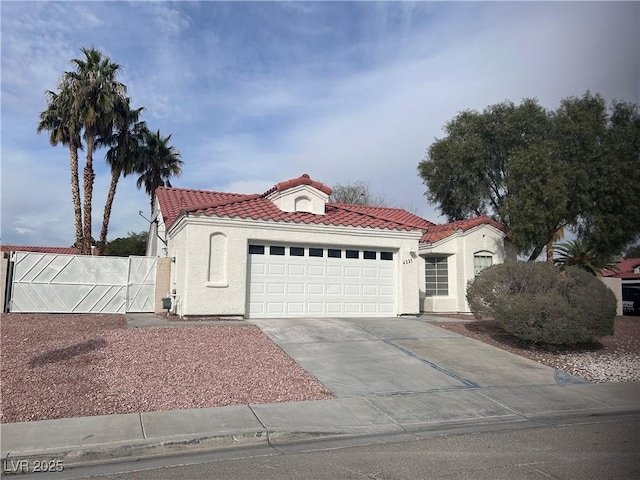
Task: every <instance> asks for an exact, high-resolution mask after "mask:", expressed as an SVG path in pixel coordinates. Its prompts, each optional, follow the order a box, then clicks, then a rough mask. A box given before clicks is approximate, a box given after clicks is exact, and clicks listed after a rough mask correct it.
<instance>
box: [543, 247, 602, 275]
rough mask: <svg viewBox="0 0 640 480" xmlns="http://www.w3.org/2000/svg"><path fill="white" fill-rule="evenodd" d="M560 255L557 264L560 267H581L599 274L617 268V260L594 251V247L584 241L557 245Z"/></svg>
mask: <svg viewBox="0 0 640 480" xmlns="http://www.w3.org/2000/svg"><path fill="white" fill-rule="evenodd" d="M556 250H557V251H558V252H559V253H560V255H559V256H558V257H557V258H556V259H555V264H556V266H557V267H559V268H560V269H564V268H565V267H572V266H574V267H579V268H581V269H583V270H586V271H587V272H589V273H591V274H592V275H597V274H598V273H600V272H601V271H602V270H605V269H615V262H614V261H613V260H612V259H611V258H608V257H603V256H601V255H598V254H597V253H595V252H594V250H593V248H591V246H590V245H589V244H588V243H587V242H584V241H581V240H571V241H569V242H566V243H561V244H559V245H557V246H556Z"/></svg>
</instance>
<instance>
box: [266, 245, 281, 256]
mask: <svg viewBox="0 0 640 480" xmlns="http://www.w3.org/2000/svg"><path fill="white" fill-rule="evenodd" d="M269 255H284V247H273V246H271V247H269Z"/></svg>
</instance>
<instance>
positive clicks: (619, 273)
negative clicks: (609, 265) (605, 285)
mask: <svg viewBox="0 0 640 480" xmlns="http://www.w3.org/2000/svg"><path fill="white" fill-rule="evenodd" d="M617 266H618V269H617V270H603V271H602V273H601V275H602V276H603V277H615V278H623V279H635V278H640V273H633V270H634V269H635V268H636V267H638V266H640V258H625V259H624V260H622V261H621V262H620V263H618V265H617Z"/></svg>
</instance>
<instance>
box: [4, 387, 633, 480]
mask: <svg viewBox="0 0 640 480" xmlns="http://www.w3.org/2000/svg"><path fill="white" fill-rule="evenodd" d="M619 413H640V383H637V382H636V383H604V384H568V385H534V386H512V387H486V388H464V389H449V390H440V391H433V392H428V393H411V394H393V395H377V396H354V397H349V398H337V399H333V400H321V401H308V402H298V403H279V404H262V405H237V406H228V407H219V408H203V409H192V410H172V411H163V412H144V413H131V414H126V415H108V416H96V417H83V418H70V419H59V420H44V421H37V422H24V423H9V424H2V425H1V426H0V433H1V440H2V459H3V470H4V471H5V473H8V471H9V470H10V465H14V466H15V465H19V462H20V461H26V462H29V464H33V462H35V461H45V460H58V461H60V462H62V464H63V465H64V468H65V469H67V468H71V467H73V466H79V465H87V464H92V463H102V462H109V461H114V460H118V459H136V458H145V457H152V456H157V455H168V454H177V453H183V452H194V451H206V450H216V449H228V448H238V447H246V446H256V445H271V446H277V445H286V444H292V443H297V442H308V441H311V440H316V439H330V438H333V439H338V438H352V437H363V436H370V435H387V434H398V433H415V434H417V435H419V434H420V432H425V431H429V430H434V429H443V428H447V427H449V428H456V427H474V426H475V427H478V428H483V427H485V428H486V427H488V426H492V425H493V426H496V425H497V424H503V425H505V424H516V425H517V424H519V423H520V424H527V423H528V424H529V425H531V426H534V425H536V424H538V425H541V424H544V423H545V422H548V421H549V419H552V418H554V417H555V418H557V417H571V416H587V415H607V414H619Z"/></svg>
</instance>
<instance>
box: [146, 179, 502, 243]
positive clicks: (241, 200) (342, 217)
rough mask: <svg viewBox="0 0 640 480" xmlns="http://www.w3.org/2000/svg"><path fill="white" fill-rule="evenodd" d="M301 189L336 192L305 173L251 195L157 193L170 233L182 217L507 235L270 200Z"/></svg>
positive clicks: (400, 214) (362, 209)
mask: <svg viewBox="0 0 640 480" xmlns="http://www.w3.org/2000/svg"><path fill="white" fill-rule="evenodd" d="M298 185H311V186H313V187H314V188H318V189H320V190H321V191H323V192H325V193H327V194H330V192H331V189H330V188H329V187H327V186H325V185H323V184H322V183H320V182H316V181H315V180H312V179H310V178H309V176H308V175H306V174H305V175H302V176H301V177H299V178H295V179H293V180H287V181H285V182H281V183H278V184H277V185H275V186H274V187H273V188H271V189H269V190H268V191H267V192H265V193H263V194H253V195H247V194H238V193H223V192H214V191H207V190H192V189H182V188H169V187H160V188H158V190H156V195H157V198H158V202H159V204H160V209H161V211H162V216H163V219H164V222H165V225H166V226H167V228H170V227H171V225H173V223H174V222H175V221H176V220H177V219H178V218H179V217H180V216H181V215H206V216H212V217H213V216H215V217H227V218H245V219H254V220H270V221H276V222H291V223H305V224H322V225H336V226H349V227H368V228H380V229H388V230H405V231H410V230H421V231H422V232H423V235H422V240H421V241H422V242H431V243H433V242H436V241H438V240H441V239H443V238H445V237H447V236H449V235H451V234H453V233H455V232H456V231H457V230H458V229H462V230H463V231H466V230H468V229H470V228H473V227H476V226H478V225H482V224H490V225H493V226H495V227H496V228H498V229H500V230H501V231H504V226H502V225H501V224H500V223H498V222H496V221H495V220H492V219H491V218H489V217H487V216H482V217H477V218H472V219H469V220H462V221H459V222H453V223H448V224H444V225H436V224H434V223H432V222H429V221H428V220H425V219H424V218H421V217H418V216H417V215H414V214H412V213H410V212H407V211H406V210H403V209H401V208H388V207H372V206H364V205H348V204H343V203H327V204H326V207H325V215H315V214H313V213H307V212H283V211H282V210H280V209H279V208H278V207H277V206H276V205H275V204H274V203H273V202H271V201H270V200H268V199H267V198H266V196H268V195H269V194H271V193H273V192H275V191H282V190H286V189H287V188H292V187H295V186H298Z"/></svg>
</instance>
